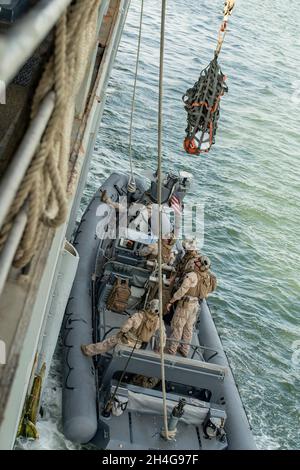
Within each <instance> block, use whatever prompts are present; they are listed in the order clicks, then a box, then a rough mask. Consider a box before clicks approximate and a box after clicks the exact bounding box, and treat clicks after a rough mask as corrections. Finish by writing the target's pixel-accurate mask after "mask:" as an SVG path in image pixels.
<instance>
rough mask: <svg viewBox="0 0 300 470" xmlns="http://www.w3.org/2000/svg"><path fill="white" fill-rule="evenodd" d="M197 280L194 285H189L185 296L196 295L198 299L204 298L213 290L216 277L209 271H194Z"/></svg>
mask: <svg viewBox="0 0 300 470" xmlns="http://www.w3.org/2000/svg"><path fill="white" fill-rule="evenodd" d="M195 274H196V275H197V278H198V282H197V285H196V286H195V287H190V288H189V290H188V291H187V293H186V296H189V297H197V298H198V299H206V298H207V297H208V294H210V293H211V292H213V291H214V290H215V288H216V285H217V279H216V276H215V275H214V274H212V273H211V272H210V271H204V272H202V271H195Z"/></svg>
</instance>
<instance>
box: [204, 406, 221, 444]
mask: <svg viewBox="0 0 300 470" xmlns="http://www.w3.org/2000/svg"><path fill="white" fill-rule="evenodd" d="M224 425H225V419H224V415H223V413H220V412H219V411H218V410H209V412H208V413H207V416H206V419H205V421H204V423H203V431H204V435H205V437H206V438H207V439H214V438H217V439H219V440H220V441H223V440H224V439H225V437H226V434H225V431H224Z"/></svg>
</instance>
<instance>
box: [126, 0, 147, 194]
mask: <svg viewBox="0 0 300 470" xmlns="http://www.w3.org/2000/svg"><path fill="white" fill-rule="evenodd" d="M143 15H144V0H141V12H140V25H139V36H138V46H137V53H136V64H135V74H134V83H133V95H132V102H131V115H130V125H129V162H130V177H129V181H128V185H127V191H128V192H129V193H134V192H135V191H136V182H135V178H134V175H133V162H132V134H133V118H134V111H135V98H136V86H137V77H138V71H139V63H140V52H141V40H142V28H143Z"/></svg>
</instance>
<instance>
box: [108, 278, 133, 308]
mask: <svg viewBox="0 0 300 470" xmlns="http://www.w3.org/2000/svg"><path fill="white" fill-rule="evenodd" d="M130 295H131V290H130V287H129V281H128V279H120V278H118V277H117V279H116V282H115V284H114V286H113V288H112V290H111V292H110V294H109V297H108V299H107V302H106V306H107V308H108V310H112V311H114V312H119V313H120V312H123V311H124V310H125V309H126V307H127V305H128V300H129V297H130Z"/></svg>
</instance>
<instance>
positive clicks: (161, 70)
mask: <svg viewBox="0 0 300 470" xmlns="http://www.w3.org/2000/svg"><path fill="white" fill-rule="evenodd" d="M166 3H167V2H166V0H162V9H161V32H160V61H159V100H158V146H157V148H158V165H157V185H158V207H159V215H158V225H159V238H158V279H159V330H160V335H159V336H160V359H161V384H162V396H163V416H164V436H165V438H166V439H167V440H169V431H168V410H167V395H166V382H165V356H164V344H163V343H164V320H163V309H162V306H163V276H162V131H163V77H164V52H165V24H166Z"/></svg>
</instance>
